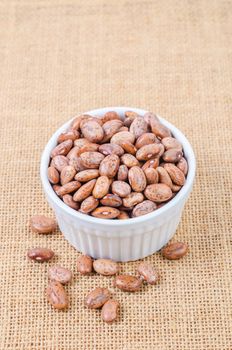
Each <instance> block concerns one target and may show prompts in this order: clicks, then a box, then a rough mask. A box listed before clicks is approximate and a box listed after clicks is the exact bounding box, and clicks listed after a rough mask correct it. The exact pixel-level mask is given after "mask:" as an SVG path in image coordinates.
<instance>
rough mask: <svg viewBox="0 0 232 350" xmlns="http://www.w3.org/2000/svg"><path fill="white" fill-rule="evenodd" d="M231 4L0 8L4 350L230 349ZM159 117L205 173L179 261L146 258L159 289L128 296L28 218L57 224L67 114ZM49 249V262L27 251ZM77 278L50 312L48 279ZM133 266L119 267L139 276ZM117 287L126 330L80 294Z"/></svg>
mask: <svg viewBox="0 0 232 350" xmlns="http://www.w3.org/2000/svg"><path fill="white" fill-rule="evenodd" d="M231 11H232V2H231V1H228V0H212V1H209V0H195V1H187V0H183V1H178V0H166V1H160V0H141V1H140V0H91V1H86V0H83V1H81V0H78V1H74V0H46V1H45V0H34V1H32V0H22V1H14V0H2V1H1V2H0V20H1V30H0V63H1V65H0V72H1V79H0V91H1V93H0V111H1V114H0V118H1V125H0V143H1V147H0V149H1V151H0V163H1V166H0V189H1V191H0V196H1V203H0V206H1V207H0V211H1V212H0V213H1V218H0V230H1V236H0V237H1V238H0V239H1V243H0V278H1V287H0V304H1V305H0V310H1V320H0V349H1V350H6V349H12V350H13V349H21V350H42V349H43V350H50V349H53V350H63V349H64V350H77V349H78V350H79V349H80V350H82V349H83V350H93V349H94V350H95V349H96V350H105V349H110V350H140V349H141V350H142V349H146V350H153V349H154V350H231V349H232V335H231V329H232V323H231V311H232V310H231V305H232V303H231V301H232V300H231V293H232V290H231V268H232V267H231V256H232V254H231V242H230V239H231V228H232V227H231V226H232V214H231V191H232V181H231V172H232V165H231V152H232V141H231V140H232V138H231V132H232V115H231V105H232V99H231V91H232V81H231V73H232V69H231V67H232V65H231V63H232V61H231V60H232V45H231V44H232V40H231V38H232V22H231ZM113 105H115V106H122V105H124V106H125V105H126V106H134V107H141V108H144V109H148V110H152V111H154V112H157V113H158V114H160V115H162V116H164V117H165V118H166V119H167V120H169V121H170V122H171V123H173V124H174V125H176V126H177V127H179V128H180V129H181V130H182V131H183V132H184V133H185V134H186V136H187V138H188V139H189V140H190V142H191V143H192V145H193V148H194V150H195V153H196V157H197V177H196V182H195V186H194V190H193V193H192V194H191V197H190V199H189V201H188V203H187V205H186V207H185V210H184V213H183V217H182V221H181V224H180V226H179V227H178V230H177V233H176V236H175V237H174V240H180V241H185V242H188V243H189V246H190V253H189V255H188V256H187V257H185V258H184V259H183V260H181V261H175V262H171V261H167V260H164V259H163V258H162V257H161V256H160V254H159V253H157V254H154V255H153V256H150V257H148V258H146V259H145V261H148V262H150V263H152V264H153V265H154V266H156V267H157V269H158V270H159V271H160V273H161V281H160V283H159V285H157V286H144V288H143V289H142V291H141V292H138V293H134V294H127V293H122V292H121V291H116V290H115V289H114V288H113V287H112V278H106V277H100V276H97V275H93V276H91V277H87V276H86V277H81V276H79V275H78V273H77V272H76V259H77V257H78V256H79V253H78V252H77V251H75V250H74V248H72V247H71V246H70V245H69V244H68V243H67V242H66V241H65V239H64V238H63V236H62V234H61V233H60V232H59V231H58V230H57V231H56V232H55V233H54V234H52V235H47V236H44V235H37V234H35V233H32V232H31V231H30V230H29V228H28V225H27V222H28V219H29V218H30V217H31V216H32V215H34V214H37V213H41V214H45V215H51V216H52V215H53V213H52V211H51V209H50V208H49V207H48V204H47V202H46V200H45V197H44V195H43V192H42V188H41V183H40V177H39V164H40V156H41V152H42V150H43V147H44V146H45V144H46V142H47V140H48V139H49V137H50V136H51V135H52V133H53V132H54V131H55V130H56V129H57V128H58V127H59V126H60V125H61V124H62V123H64V122H65V121H66V120H68V119H69V118H70V116H73V115H76V114H78V113H81V112H84V111H86V110H89V109H93V108H97V107H102V106H113ZM35 246H46V247H49V248H52V249H53V250H54V251H55V253H56V258H55V259H54V260H53V261H52V262H50V263H44V264H38V263H33V262H31V261H28V259H27V258H26V252H27V249H28V248H31V247H35ZM54 263H59V264H60V265H63V266H65V267H67V268H70V269H71V270H72V271H73V272H74V280H73V282H72V283H71V284H70V285H68V286H67V290H68V293H69V295H70V299H71V305H70V308H69V310H68V311H66V312H57V311H54V310H52V308H51V307H50V305H49V304H48V303H47V301H46V299H45V296H44V290H45V287H46V285H47V270H48V267H49V266H51V265H53V264H54ZM137 264H138V262H134V263H127V264H121V269H122V271H123V272H128V273H134V271H135V269H136V266H137ZM96 286H109V287H110V289H111V290H112V292H113V294H114V296H115V298H117V300H119V301H120V303H121V306H122V308H121V316H120V320H119V321H118V322H117V323H115V324H113V325H107V324H104V323H103V322H102V321H101V319H100V314H99V311H90V310H87V309H86V308H85V307H84V305H83V298H84V296H85V295H86V294H87V293H88V292H89V291H90V290H91V289H93V288H94V287H96Z"/></svg>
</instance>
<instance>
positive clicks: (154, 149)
mask: <svg viewBox="0 0 232 350" xmlns="http://www.w3.org/2000/svg"><path fill="white" fill-rule="evenodd" d="M50 157H51V161H50V165H49V168H48V179H49V181H50V183H51V184H52V185H53V189H54V191H55V192H56V194H57V195H58V196H59V197H60V198H61V199H62V200H63V201H64V203H65V204H67V205H68V206H69V207H71V208H72V209H74V210H77V211H78V212H80V213H83V214H86V215H91V216H93V217H95V218H101V219H119V220H123V219H129V218H135V217H138V216H141V215H145V214H148V213H151V212H152V211H154V210H157V209H158V208H160V207H161V206H163V205H165V203H167V202H168V201H170V200H171V199H172V198H173V197H174V196H175V195H176V193H177V192H178V191H180V189H181V188H182V186H183V185H184V183H185V177H186V175H187V172H188V164H187V161H186V159H185V158H184V154H183V149H182V145H181V143H180V142H179V141H178V140H177V139H176V138H174V136H173V135H172V134H171V131H170V130H169V129H168V128H167V127H166V126H164V125H163V124H162V123H161V122H160V120H159V118H158V117H157V116H156V115H155V114H153V113H150V112H148V113H146V114H145V115H144V116H140V115H138V114H137V113H135V112H133V111H127V112H125V116H124V118H121V117H120V116H119V115H118V114H117V113H116V112H114V111H110V112H107V113H106V114H105V115H103V116H101V117H97V116H91V115H86V114H84V115H80V116H78V117H76V118H74V119H73V121H72V123H71V126H70V128H69V129H68V130H67V131H66V132H64V133H62V134H60V135H59V137H58V139H57V146H56V147H55V148H54V149H53V150H52V152H51V154H50Z"/></svg>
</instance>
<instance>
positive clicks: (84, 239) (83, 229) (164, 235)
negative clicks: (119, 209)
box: [40, 107, 196, 261]
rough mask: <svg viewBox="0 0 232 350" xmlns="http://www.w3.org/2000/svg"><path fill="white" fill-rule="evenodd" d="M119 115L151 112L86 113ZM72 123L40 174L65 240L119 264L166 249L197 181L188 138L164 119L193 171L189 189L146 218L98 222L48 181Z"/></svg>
mask: <svg viewBox="0 0 232 350" xmlns="http://www.w3.org/2000/svg"><path fill="white" fill-rule="evenodd" d="M112 110H113V111H116V112H117V113H118V114H119V115H121V116H122V117H123V115H124V112H125V111H128V110H132V111H135V112H137V113H138V114H140V115H142V116H143V115H144V114H145V113H146V112H147V111H145V110H142V109H137V108H131V107H109V108H101V109H96V110H92V111H89V112H86V113H87V114H90V115H96V116H101V115H103V114H105V113H106V112H107V111H112ZM71 121H72V120H70V121H68V122H67V123H65V124H64V125H63V126H61V127H60V128H59V129H58V130H57V131H56V132H55V133H54V134H53V136H52V137H51V139H50V140H49V142H48V144H47V145H46V147H45V149H44V152H43V155H42V159H41V167H40V174H41V180H42V184H43V188H44V192H45V195H46V197H47V200H48V202H49V204H50V205H51V207H52V208H53V210H54V211H55V215H56V218H57V221H58V225H59V227H60V230H61V231H62V232H63V234H64V236H65V238H66V239H67V240H68V241H69V242H70V244H71V245H72V246H74V247H75V248H76V249H77V250H78V251H81V252H82V253H84V254H88V255H90V256H92V257H93V258H110V259H113V260H115V261H130V260H137V259H141V258H144V257H146V256H148V255H150V254H152V253H154V252H156V251H158V250H159V249H160V248H161V247H163V246H164V245H165V244H166V243H167V242H168V241H169V240H170V239H171V238H172V236H173V235H174V233H175V231H176V229H177V226H178V224H179V222H180V218H181V214H182V210H183V208H184V204H185V202H186V200H187V198H188V196H189V194H190V192H191V190H192V185H193V181H194V177H195V167H196V162H195V157H194V153H193V150H192V147H191V145H190V144H189V142H188V140H187V139H186V137H185V136H184V135H183V134H182V133H181V132H180V131H179V130H178V129H177V128H176V127H174V126H173V125H172V124H170V123H169V122H167V121H166V120H164V119H163V118H160V121H161V122H162V124H164V125H165V126H167V127H168V128H169V129H170V130H171V132H172V134H173V135H174V136H175V137H176V138H177V139H178V140H179V141H180V142H181V144H182V145H183V149H184V154H185V157H186V159H187V161H188V165H189V171H188V175H187V179H186V183H185V185H184V186H183V187H182V189H181V190H180V191H179V192H178V194H177V195H176V196H175V197H174V198H173V199H172V200H171V201H170V202H168V203H167V204H165V205H164V206H163V207H161V208H159V209H158V210H156V211H154V212H152V213H149V214H147V215H144V216H140V217H137V218H132V219H128V220H106V219H97V218H94V217H92V216H88V215H84V214H81V213H79V212H77V211H75V210H73V209H72V208H70V207H68V206H67V205H66V204H65V203H64V202H63V201H62V200H61V199H60V198H59V197H58V196H57V195H56V193H55V192H54V191H53V189H52V187H51V185H50V183H49V181H48V177H47V168H48V164H49V159H50V153H51V150H52V149H53V148H54V147H55V146H56V144H57V138H58V135H59V134H60V133H62V132H64V131H65V130H67V128H68V127H69V125H70V123H71Z"/></svg>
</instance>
